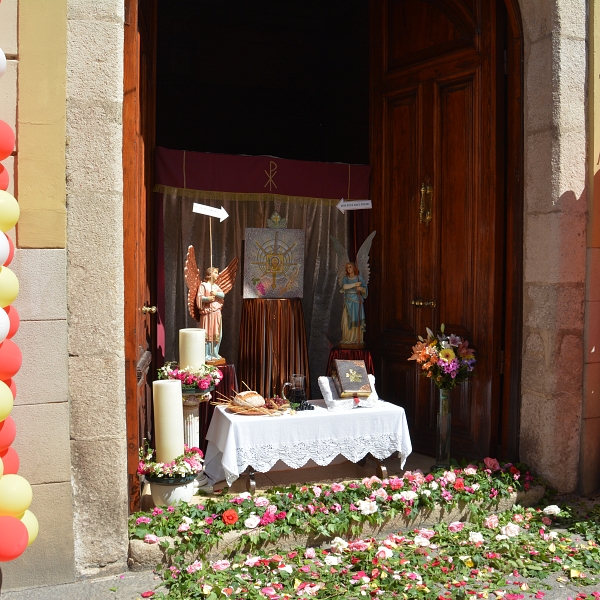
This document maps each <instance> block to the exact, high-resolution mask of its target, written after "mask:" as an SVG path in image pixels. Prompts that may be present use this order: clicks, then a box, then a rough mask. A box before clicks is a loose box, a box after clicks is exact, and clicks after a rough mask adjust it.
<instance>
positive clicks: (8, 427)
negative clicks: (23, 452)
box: [0, 417, 17, 452]
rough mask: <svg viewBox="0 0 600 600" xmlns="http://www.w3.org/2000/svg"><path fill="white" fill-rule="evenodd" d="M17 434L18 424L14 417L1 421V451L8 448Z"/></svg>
mask: <svg viewBox="0 0 600 600" xmlns="http://www.w3.org/2000/svg"><path fill="white" fill-rule="evenodd" d="M16 436H17V426H16V425H15V422H14V420H13V418H12V417H6V419H4V421H0V452H2V451H4V450H6V449H7V448H8V447H9V446H10V445H11V444H12V443H13V442H14V441H15V437H16Z"/></svg>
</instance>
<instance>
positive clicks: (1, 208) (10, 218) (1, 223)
mask: <svg viewBox="0 0 600 600" xmlns="http://www.w3.org/2000/svg"><path fill="white" fill-rule="evenodd" d="M20 212H21V209H20V208H19V203H18V202H17V201H16V200H15V198H14V196H11V195H10V194H9V193H8V192H5V191H4V190H0V231H4V233H6V232H7V231H8V230H9V229H12V228H13V227H14V226H15V225H16V223H17V221H18V220H19V214H20Z"/></svg>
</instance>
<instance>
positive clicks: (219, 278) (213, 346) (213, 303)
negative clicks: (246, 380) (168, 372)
mask: <svg viewBox="0 0 600 600" xmlns="http://www.w3.org/2000/svg"><path fill="white" fill-rule="evenodd" d="M238 262H239V261H238V258H237V256H236V257H235V258H234V259H233V260H232V261H231V262H230V263H229V264H228V265H227V267H226V268H225V269H223V270H222V271H221V272H220V273H219V269H217V268H216V267H209V268H208V269H206V277H205V278H204V281H202V280H201V279H200V271H199V270H198V265H197V264H196V253H195V251H194V246H190V247H189V248H188V252H187V258H186V260H185V268H184V270H183V273H184V275H185V281H186V283H187V286H188V288H189V289H188V309H189V311H190V315H192V317H193V318H194V319H196V321H198V322H199V326H200V328H202V329H204V330H205V331H206V362H207V363H208V364H224V363H225V362H226V361H225V359H224V358H223V357H221V356H219V347H220V346H221V339H222V337H223V322H222V318H221V309H222V308H223V303H224V302H225V294H227V293H228V292H229V291H230V290H231V288H232V287H233V284H234V283H235V276H236V274H237V268H238Z"/></svg>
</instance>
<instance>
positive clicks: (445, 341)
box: [408, 323, 477, 468]
mask: <svg viewBox="0 0 600 600" xmlns="http://www.w3.org/2000/svg"><path fill="white" fill-rule="evenodd" d="M412 351H413V354H412V356H411V357H410V358H409V359H408V360H415V361H417V363H418V364H419V365H421V375H423V376H424V377H428V378H429V379H431V380H432V381H433V383H434V384H435V386H436V387H437V388H438V389H439V390H440V403H439V409H438V419H437V440H436V446H437V452H436V465H435V466H436V468H437V467H448V466H449V465H450V425H451V411H450V391H451V390H453V389H454V388H455V387H456V386H457V385H458V384H461V383H464V382H465V381H467V380H468V379H469V378H470V377H471V376H472V375H473V369H474V368H475V363H476V362H477V361H476V359H475V350H473V348H469V342H468V340H463V339H462V338H461V337H460V336H458V335H454V334H451V335H446V334H445V333H444V324H443V323H442V325H441V326H440V333H439V334H438V335H434V334H433V331H431V329H429V328H427V339H426V340H424V339H423V338H422V337H421V336H419V341H418V343H417V344H416V345H415V346H413V349H412Z"/></svg>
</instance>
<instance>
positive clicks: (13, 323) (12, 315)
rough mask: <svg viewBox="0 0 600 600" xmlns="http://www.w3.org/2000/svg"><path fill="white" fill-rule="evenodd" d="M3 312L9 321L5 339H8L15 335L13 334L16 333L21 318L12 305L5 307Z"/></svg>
mask: <svg viewBox="0 0 600 600" xmlns="http://www.w3.org/2000/svg"><path fill="white" fill-rule="evenodd" d="M4 310H5V312H6V314H7V315H8V319H9V321H10V329H9V330H8V335H7V336H6V339H10V338H11V337H12V336H13V335H15V333H17V329H19V324H20V323H21V317H19V313H18V312H17V309H16V308H15V307H14V306H13V305H12V304H9V305H8V306H6V307H5V308H4Z"/></svg>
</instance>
